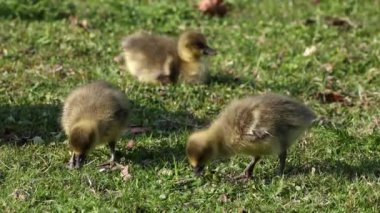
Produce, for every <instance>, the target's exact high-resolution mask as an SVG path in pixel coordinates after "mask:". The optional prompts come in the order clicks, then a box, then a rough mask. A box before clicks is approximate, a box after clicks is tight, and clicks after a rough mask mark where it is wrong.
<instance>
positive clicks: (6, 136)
mask: <svg viewBox="0 0 380 213" xmlns="http://www.w3.org/2000/svg"><path fill="white" fill-rule="evenodd" d="M59 117H60V109H59V107H58V106H57V105H49V104H39V105H19V106H10V105H1V106H0V146H1V145H4V144H15V145H23V144H25V143H28V142H31V141H32V139H33V138H34V137H36V136H39V137H41V138H42V139H44V140H47V139H52V138H53V137H54V136H56V135H57V134H58V133H59V131H60V126H59Z"/></svg>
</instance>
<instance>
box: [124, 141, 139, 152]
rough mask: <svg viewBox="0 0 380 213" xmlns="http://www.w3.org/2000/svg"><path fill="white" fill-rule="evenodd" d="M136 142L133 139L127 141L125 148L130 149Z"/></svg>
mask: <svg viewBox="0 0 380 213" xmlns="http://www.w3.org/2000/svg"><path fill="white" fill-rule="evenodd" d="M136 144H137V142H136V141H135V140H129V141H128V143H127V146H126V148H127V150H132V149H133V148H134V147H135V146H136Z"/></svg>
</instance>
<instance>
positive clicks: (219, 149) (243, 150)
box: [186, 94, 316, 178]
mask: <svg viewBox="0 0 380 213" xmlns="http://www.w3.org/2000/svg"><path fill="white" fill-rule="evenodd" d="M315 119H316V115H315V114H314V112H313V111H311V110H310V109H309V108H307V107H306V106H305V105H303V104H301V103H299V102H297V101H295V100H293V99H291V98H289V97H285V96H280V95H276V94H264V95H258V96H251V97H247V98H244V99H240V100H235V101H233V102H232V103H231V104H230V105H229V106H227V108H226V109H225V110H224V111H222V112H221V114H220V115H219V117H218V118H217V119H216V120H215V121H214V122H213V123H212V124H211V126H210V127H209V128H207V129H205V130H201V131H198V132H195V133H193V134H192V135H191V136H190V137H189V139H188V142H187V147H186V154H187V157H188V160H189V162H190V164H191V166H192V167H193V169H194V172H195V173H196V174H197V175H200V174H201V172H202V170H203V168H204V166H205V164H206V162H207V161H209V160H211V159H214V158H217V157H228V156H232V155H235V154H247V155H250V156H252V160H251V162H250V163H249V164H248V166H247V167H246V169H245V170H244V173H243V174H242V175H240V176H238V177H237V178H243V177H244V178H250V177H252V174H253V169H254V167H255V165H256V163H257V162H258V161H259V160H260V159H261V157H262V156H263V155H271V154H277V155H278V156H279V164H280V166H279V172H280V173H281V174H282V173H283V171H284V168H285V160H286V155H287V149H288V148H289V147H290V145H291V144H292V143H293V142H294V141H295V140H296V139H297V138H298V137H299V136H300V135H301V134H302V133H303V132H304V131H305V130H306V129H307V128H308V127H310V126H311V124H312V123H313V121H314V120H315Z"/></svg>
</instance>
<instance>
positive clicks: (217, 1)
mask: <svg viewBox="0 0 380 213" xmlns="http://www.w3.org/2000/svg"><path fill="white" fill-rule="evenodd" d="M198 10H199V11H201V12H203V13H206V14H208V15H211V16H215V15H216V16H225V15H226V13H227V11H228V7H227V5H226V4H225V3H224V2H223V0H201V1H199V3H198Z"/></svg>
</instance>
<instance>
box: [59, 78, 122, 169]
mask: <svg viewBox="0 0 380 213" xmlns="http://www.w3.org/2000/svg"><path fill="white" fill-rule="evenodd" d="M127 117H128V101H127V99H126V97H125V95H124V94H123V93H122V92H120V91H119V90H118V89H116V88H115V87H114V86H112V85H111V84H109V83H107V82H104V81H97V82H94V83H90V84H87V85H85V86H82V87H79V88H77V89H75V90H74V91H72V92H71V93H70V95H69V96H68V97H67V99H66V100H65V103H64V107H63V113H62V118H61V125H62V128H63V130H64V132H65V133H66V135H67V136H68V140H69V145H68V147H69V150H70V152H71V159H70V161H69V163H68V167H69V168H71V169H72V168H79V167H80V166H81V165H82V163H83V161H84V159H85V156H86V154H88V152H89V151H90V150H91V149H93V148H94V147H95V146H98V145H103V144H108V147H109V149H110V152H111V158H110V160H109V163H112V162H114V160H115V146H116V140H117V139H118V138H119V137H120V136H121V134H122V131H123V129H124V128H125V127H126V124H127Z"/></svg>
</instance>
